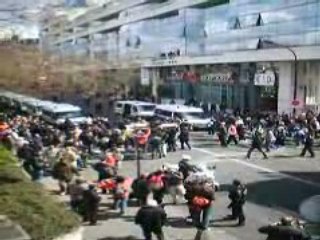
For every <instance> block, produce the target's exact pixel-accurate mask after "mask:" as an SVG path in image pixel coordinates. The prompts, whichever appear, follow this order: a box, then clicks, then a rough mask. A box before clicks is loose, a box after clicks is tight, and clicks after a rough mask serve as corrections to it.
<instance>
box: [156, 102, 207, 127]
mask: <svg viewBox="0 0 320 240" xmlns="http://www.w3.org/2000/svg"><path fill="white" fill-rule="evenodd" d="M154 114H155V117H156V118H158V119H161V120H165V121H171V120H174V121H175V120H179V121H185V122H187V123H188V124H189V125H190V127H191V128H192V129H207V128H208V124H209V122H210V118H206V117H205V116H204V112H203V110H202V109H201V108H197V107H190V106H185V105H172V104H165V105H158V106H157V107H156V109H155V111H154Z"/></svg>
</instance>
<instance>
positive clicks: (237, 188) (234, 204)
mask: <svg viewBox="0 0 320 240" xmlns="http://www.w3.org/2000/svg"><path fill="white" fill-rule="evenodd" d="M246 197H247V188H246V186H245V185H244V184H242V183H241V182H240V181H239V180H237V179H235V180H234V181H233V183H232V188H231V190H230V192H229V199H230V200H231V203H230V204H229V206H228V208H231V210H232V218H231V219H232V220H239V222H238V225H239V226H244V225H245V220H246V218H245V215H244V212H243V205H244V204H245V202H246Z"/></svg>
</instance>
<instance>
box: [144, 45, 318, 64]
mask: <svg viewBox="0 0 320 240" xmlns="http://www.w3.org/2000/svg"><path fill="white" fill-rule="evenodd" d="M292 49H293V50H294V51H295V52H296V54H297V57H298V60H320V46H312V47H297V48H292ZM283 61H294V56H293V54H292V53H291V52H290V51H289V50H288V49H286V48H272V49H259V50H246V51H234V52H223V53H220V54H216V55H210V56H197V57H189V56H181V57H175V58H166V59H152V60H148V61H146V62H145V63H144V64H143V65H142V67H144V68H149V67H169V66H181V65H205V64H226V63H245V62H283Z"/></svg>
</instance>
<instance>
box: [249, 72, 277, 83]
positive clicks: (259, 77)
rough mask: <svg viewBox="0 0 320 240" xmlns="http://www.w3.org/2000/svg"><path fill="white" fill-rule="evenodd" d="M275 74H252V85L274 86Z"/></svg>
mask: <svg viewBox="0 0 320 240" xmlns="http://www.w3.org/2000/svg"><path fill="white" fill-rule="evenodd" d="M275 83H276V76H275V74H274V72H271V71H269V72H265V73H256V74H255V75H254V85H256V86H274V85H275Z"/></svg>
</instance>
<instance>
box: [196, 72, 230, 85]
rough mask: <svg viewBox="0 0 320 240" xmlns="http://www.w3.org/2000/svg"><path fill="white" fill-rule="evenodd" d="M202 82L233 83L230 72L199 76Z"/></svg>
mask: <svg viewBox="0 0 320 240" xmlns="http://www.w3.org/2000/svg"><path fill="white" fill-rule="evenodd" d="M201 81H202V82H214V83H233V79H232V74H231V73H210V74H205V75H202V76H201Z"/></svg>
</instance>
